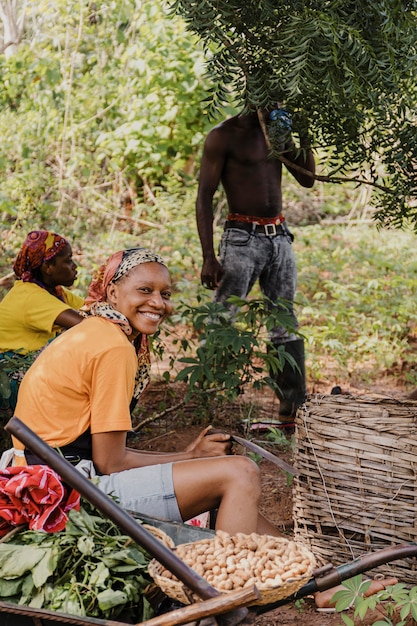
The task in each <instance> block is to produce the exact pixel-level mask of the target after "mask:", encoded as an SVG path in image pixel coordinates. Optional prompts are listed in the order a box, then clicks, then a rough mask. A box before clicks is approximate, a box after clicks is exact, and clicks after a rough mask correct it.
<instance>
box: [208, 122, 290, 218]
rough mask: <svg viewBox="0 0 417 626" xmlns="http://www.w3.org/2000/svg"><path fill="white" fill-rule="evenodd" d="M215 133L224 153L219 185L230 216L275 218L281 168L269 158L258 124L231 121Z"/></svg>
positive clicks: (280, 206)
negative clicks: (232, 214)
mask: <svg viewBox="0 0 417 626" xmlns="http://www.w3.org/2000/svg"><path fill="white" fill-rule="evenodd" d="M214 132H216V133H217V135H218V136H217V139H218V141H219V142H220V145H221V148H222V150H223V151H224V164H223V168H222V173H221V181H222V184H223V187H224V190H225V192H226V196H227V199H228V205H229V212H230V213H241V214H244V215H253V216H256V217H274V216H276V215H278V214H279V213H280V212H281V208H282V194H281V171H282V165H281V163H280V162H279V161H277V160H276V159H272V158H271V157H270V156H269V154H268V148H267V145H266V142H265V138H264V135H263V132H262V128H261V126H260V124H259V122H258V120H257V119H256V118H252V117H248V116H244V117H239V116H238V117H234V118H231V119H230V120H226V121H225V122H223V123H222V124H221V125H220V126H218V127H217V128H216V129H214Z"/></svg>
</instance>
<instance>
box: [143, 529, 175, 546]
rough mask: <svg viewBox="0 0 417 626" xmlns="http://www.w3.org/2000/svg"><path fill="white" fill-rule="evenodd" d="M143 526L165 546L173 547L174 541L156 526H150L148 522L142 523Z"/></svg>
mask: <svg viewBox="0 0 417 626" xmlns="http://www.w3.org/2000/svg"><path fill="white" fill-rule="evenodd" d="M142 526H143V528H146V530H148V531H149V532H150V533H151V534H152V535H153V536H154V537H156V538H157V539H159V541H161V542H162V543H163V544H164V546H165V547H166V548H170V549H171V550H172V549H173V548H174V547H175V543H174V541H173V540H172V539H171V537H169V536H168V535H167V534H166V533H165V532H164V531H163V530H161V529H160V528H157V527H156V526H151V525H150V524H142Z"/></svg>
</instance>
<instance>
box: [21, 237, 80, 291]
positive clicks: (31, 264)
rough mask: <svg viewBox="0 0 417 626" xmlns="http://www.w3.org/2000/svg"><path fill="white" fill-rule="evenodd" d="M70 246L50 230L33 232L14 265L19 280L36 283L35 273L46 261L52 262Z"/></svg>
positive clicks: (27, 238)
mask: <svg viewBox="0 0 417 626" xmlns="http://www.w3.org/2000/svg"><path fill="white" fill-rule="evenodd" d="M66 245H69V244H68V241H67V240H66V239H64V237H61V235H57V234H56V233H52V232H50V231H48V230H32V232H30V233H29V234H28V236H27V237H26V239H25V241H24V242H23V245H22V247H21V249H20V251H19V254H18V255H17V257H16V259H15V262H14V264H13V271H14V273H15V274H16V276H17V278H20V279H21V280H23V281H24V282H32V281H34V280H35V279H34V275H33V272H34V270H36V269H37V268H39V267H40V266H41V265H42V263H44V262H45V261H50V260H51V259H53V258H54V256H56V255H57V254H59V253H60V252H61V251H62V250H63V248H65V246H66Z"/></svg>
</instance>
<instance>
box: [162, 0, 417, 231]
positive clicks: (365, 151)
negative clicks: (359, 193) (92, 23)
mask: <svg viewBox="0 0 417 626" xmlns="http://www.w3.org/2000/svg"><path fill="white" fill-rule="evenodd" d="M169 9H170V11H172V12H173V13H174V14H178V15H181V16H182V17H183V18H184V20H185V21H186V23H187V28H188V29H189V30H190V31H191V32H193V33H196V34H197V35H198V36H199V37H200V38H201V40H202V41H203V43H204V48H205V54H206V59H207V75H208V77H209V78H210V79H211V85H212V88H211V93H210V100H209V102H208V107H209V109H208V111H209V113H210V112H211V113H213V111H217V112H218V111H219V109H221V107H222V106H223V104H224V103H225V102H226V101H228V99H230V98H232V99H233V101H234V102H235V103H237V104H238V105H239V106H242V108H248V107H252V108H254V107H257V108H259V109H260V108H262V107H265V106H268V105H270V104H272V103H274V102H277V101H278V102H280V103H283V106H285V108H286V110H287V111H288V112H289V113H290V114H291V116H292V123H293V132H294V134H295V136H296V137H297V135H298V138H299V139H301V140H302V141H301V145H303V142H305V140H306V137H308V138H309V140H310V141H311V144H312V146H313V147H314V149H315V150H316V151H317V153H318V155H319V156H320V165H321V167H320V170H321V171H320V174H319V175H318V176H317V178H318V179H319V180H323V181H330V182H336V183H337V182H344V181H351V182H352V184H353V185H361V184H364V185H370V186H371V187H372V190H373V193H372V200H371V202H372V204H373V206H374V208H375V213H374V217H375V219H376V221H377V222H378V223H379V224H381V225H386V226H388V225H389V226H396V227H401V226H403V225H405V224H406V223H410V222H411V223H412V224H413V227H414V228H415V229H416V230H417V132H416V131H417V128H416V119H417V108H416V104H417V102H416V100H417V97H416V96H417V89H416V69H415V68H416V52H417V46H416V42H417V19H416V18H417V10H416V9H417V2H416V0H378V2H375V1H374V0H362V1H361V2H357V0H245V2H242V0H173V1H171V2H170V5H169ZM279 158H285V157H283V156H281V157H279Z"/></svg>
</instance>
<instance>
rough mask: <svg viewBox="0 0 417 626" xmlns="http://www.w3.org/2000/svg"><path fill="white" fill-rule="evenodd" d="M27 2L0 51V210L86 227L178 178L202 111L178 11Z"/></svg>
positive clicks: (127, 0) (196, 138) (184, 177)
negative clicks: (10, 49) (12, 40)
mask: <svg viewBox="0 0 417 626" xmlns="http://www.w3.org/2000/svg"><path fill="white" fill-rule="evenodd" d="M4 1H5V0H4ZM13 1H14V3H15V4H16V2H17V0H13ZM26 4H27V6H26V15H25V29H24V32H23V34H22V39H21V42H20V44H19V45H18V46H17V48H16V50H15V52H14V54H13V55H10V56H9V57H8V58H6V56H5V55H3V56H0V72H1V74H2V83H1V85H0V132H1V136H2V146H1V148H0V211H2V212H6V213H7V214H8V215H9V216H10V219H11V220H12V219H18V220H19V221H20V222H23V221H26V220H27V219H28V217H30V216H33V215H36V218H37V221H38V224H39V223H41V222H42V221H45V220H46V219H47V218H49V217H50V216H51V215H53V216H54V217H55V218H58V219H62V220H64V219H65V218H66V217H68V216H70V215H71V216H77V215H78V216H79V218H80V219H79V223H78V228H82V227H83V226H84V225H87V224H89V225H90V227H91V221H92V216H94V215H96V216H99V217H101V218H102V219H107V218H108V217H110V218H111V219H114V218H115V216H116V217H117V215H118V214H120V216H121V217H125V218H127V219H129V217H131V216H132V205H135V204H136V205H138V204H140V202H141V201H143V200H145V201H146V200H149V199H151V200H152V199H153V198H154V197H155V195H156V194H157V191H158V189H160V188H165V189H172V188H173V189H176V188H179V187H182V188H184V186H187V184H188V182H189V180H190V178H191V177H192V176H193V174H194V171H195V169H196V168H195V157H196V152H197V150H198V148H199V147H200V145H201V143H202V140H203V137H204V134H205V132H206V130H207V128H208V121H207V119H206V118H205V117H204V115H203V114H202V111H203V109H204V106H205V105H204V103H203V100H204V97H205V96H206V83H205V81H204V80H203V78H202V74H203V67H202V65H203V60H204V59H203V54H202V50H201V46H200V45H199V44H198V42H197V41H196V37H192V36H190V34H189V33H187V32H186V30H185V27H184V24H183V21H182V20H181V19H180V18H176V19H172V18H169V16H168V15H167V13H166V11H165V10H164V9H163V8H162V7H161V5H160V4H159V3H155V2H153V1H152V0H143V2H139V1H136V0H104V1H103V2H97V3H94V2H90V3H89V2H79V1H78V0H68V1H64V0H54V1H52V0H40V1H39V0H27V3H26ZM19 14H20V13H19ZM133 217H136V218H138V219H143V220H144V221H146V215H141V214H140V213H139V214H136V216H135V215H134V216H133Z"/></svg>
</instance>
